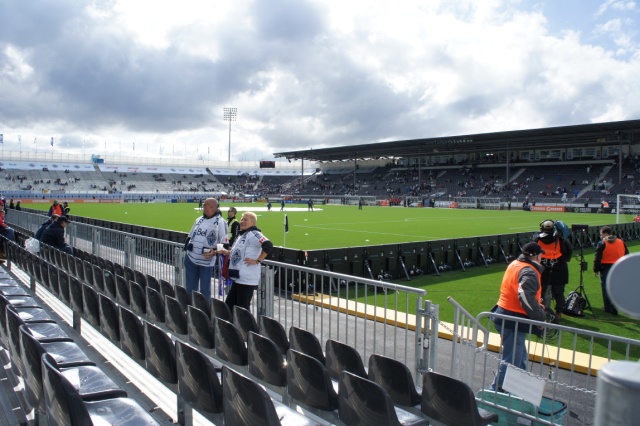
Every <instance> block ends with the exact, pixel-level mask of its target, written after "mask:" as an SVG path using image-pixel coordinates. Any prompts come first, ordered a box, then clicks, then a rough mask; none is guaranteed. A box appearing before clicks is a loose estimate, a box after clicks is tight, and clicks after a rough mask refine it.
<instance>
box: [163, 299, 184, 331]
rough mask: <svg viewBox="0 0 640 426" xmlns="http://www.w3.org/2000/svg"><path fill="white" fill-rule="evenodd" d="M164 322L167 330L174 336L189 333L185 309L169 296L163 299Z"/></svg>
mask: <svg viewBox="0 0 640 426" xmlns="http://www.w3.org/2000/svg"><path fill="white" fill-rule="evenodd" d="M164 321H165V324H166V326H167V328H168V329H169V330H171V331H173V332H174V333H176V334H181V335H183V336H186V335H187V334H188V333H189V329H188V327H187V314H186V312H185V308H184V306H182V304H181V303H180V302H178V299H175V298H173V297H171V296H165V297H164Z"/></svg>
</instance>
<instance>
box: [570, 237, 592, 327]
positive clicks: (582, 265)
mask: <svg viewBox="0 0 640 426" xmlns="http://www.w3.org/2000/svg"><path fill="white" fill-rule="evenodd" d="M576 258H577V259H579V260H580V285H578V288H576V289H575V292H576V293H578V294H579V295H580V296H582V298H583V299H584V302H585V305H584V309H583V310H585V311H586V310H587V309H588V310H590V311H591V315H593V318H594V319H595V318H596V314H595V312H593V308H592V307H591V302H589V297H588V296H587V292H586V290H585V289H584V273H585V272H586V271H588V270H589V264H588V263H587V262H586V261H585V260H584V255H583V249H582V244H580V254H579V255H578V256H576Z"/></svg>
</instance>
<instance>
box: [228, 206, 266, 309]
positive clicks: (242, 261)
mask: <svg viewBox="0 0 640 426" xmlns="http://www.w3.org/2000/svg"><path fill="white" fill-rule="evenodd" d="M257 221H258V218H257V216H256V215H255V213H252V212H246V213H244V214H243V215H242V219H240V235H239V236H238V239H237V240H236V242H235V244H234V245H233V247H231V250H224V251H223V252H224V253H225V254H226V255H227V256H231V258H230V259H231V260H230V262H229V278H230V279H231V280H232V281H233V284H232V285H231V289H230V290H229V294H228V295H227V298H226V300H225V303H226V304H227V306H229V308H231V312H233V307H234V306H235V305H238V306H240V307H243V308H245V309H249V307H250V305H251V299H252V298H253V291H254V290H255V289H256V288H257V287H258V283H259V281H260V272H261V271H260V262H262V260H264V258H265V257H267V256H268V255H269V252H270V251H271V249H272V248H273V243H272V242H271V241H270V240H269V239H268V238H267V237H265V236H264V235H263V234H262V231H261V230H260V229H258V227H257V226H256V224H257Z"/></svg>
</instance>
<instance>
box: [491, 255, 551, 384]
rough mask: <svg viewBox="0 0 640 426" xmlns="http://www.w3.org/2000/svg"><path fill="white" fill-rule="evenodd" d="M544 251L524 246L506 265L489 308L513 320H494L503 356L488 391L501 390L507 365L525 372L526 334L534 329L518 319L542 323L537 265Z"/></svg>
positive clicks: (543, 315)
mask: <svg viewBox="0 0 640 426" xmlns="http://www.w3.org/2000/svg"><path fill="white" fill-rule="evenodd" d="M543 254H545V252H544V250H543V249H542V248H541V247H540V246H539V245H538V244H536V243H527V244H525V245H524V246H523V247H522V254H521V255H520V256H519V257H518V258H517V259H516V260H514V261H513V262H511V263H510V264H509V266H508V267H507V270H506V271H505V273H504V277H503V278H502V285H501V286H500V297H499V299H498V303H497V304H496V306H495V307H494V308H493V309H492V311H493V312H495V313H496V314H500V315H509V316H512V317H515V318H516V319H515V320H514V321H509V320H506V319H505V320H503V319H501V318H495V317H494V318H493V323H494V326H495V328H496V330H498V332H499V333H500V337H501V346H502V350H501V352H502V357H501V359H500V367H499V369H498V374H496V376H495V378H494V380H493V383H492V384H491V390H497V391H502V383H503V382H504V376H505V374H506V372H507V364H511V365H512V366H515V367H516V368H519V369H520V370H524V371H527V358H528V356H527V344H526V338H527V334H528V333H529V332H535V331H536V330H535V328H537V327H536V326H529V324H525V323H518V322H517V318H527V319H532V320H536V321H544V320H545V318H546V317H545V313H544V306H543V305H541V304H540V297H541V295H542V286H541V285H540V278H541V275H542V273H541V271H542V269H544V268H543V266H542V265H541V264H540V261H541V259H542V255H543Z"/></svg>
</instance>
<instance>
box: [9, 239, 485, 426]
mask: <svg viewBox="0 0 640 426" xmlns="http://www.w3.org/2000/svg"><path fill="white" fill-rule="evenodd" d="M16 247H17V246H16ZM51 250H54V249H50V248H44V251H43V254H44V256H45V258H48V259H53V260H54V262H55V259H57V256H56V254H53V255H52V253H51ZM45 253H46V254H45ZM10 258H11V259H13V260H14V261H17V262H18V264H19V265H20V266H21V267H23V268H24V269H25V270H26V271H28V272H29V275H31V276H32V277H33V278H34V279H36V280H37V281H39V282H40V283H41V284H43V285H44V286H45V287H46V288H47V289H48V290H51V291H52V292H53V293H54V294H57V295H59V296H60V297H61V299H62V300H63V301H65V303H67V304H68V305H69V306H70V307H71V308H72V310H73V312H74V315H75V314H78V315H80V316H81V317H82V318H83V319H85V320H86V321H88V322H89V323H90V324H92V325H93V326H94V327H95V328H96V329H98V330H100V332H102V333H103V335H104V336H105V337H107V338H108V339H109V340H111V341H112V342H114V343H115V344H117V345H119V346H120V348H121V349H122V351H123V352H124V353H125V354H127V355H128V356H130V357H131V358H132V359H134V360H136V361H137V362H138V363H140V365H142V366H143V367H144V368H146V369H147V371H148V372H150V373H151V374H152V375H153V376H154V377H156V378H157V379H158V380H160V381H161V382H163V383H164V384H165V385H167V386H168V387H169V388H170V389H171V390H173V391H174V392H176V394H177V395H178V397H179V398H178V413H182V414H181V415H185V416H187V420H184V418H181V420H182V421H188V419H189V418H190V414H189V413H191V411H190V409H191V408H196V409H197V410H198V411H200V412H202V411H204V412H205V413H206V414H207V415H208V416H209V417H210V419H211V420H213V421H216V419H218V418H219V416H220V415H222V416H223V417H224V418H227V416H228V415H229V416H231V415H232V413H235V414H233V415H236V416H246V412H247V411H248V410H247V409H246V407H244V409H242V408H243V406H242V401H244V403H247V401H250V399H247V398H248V397H247V396H246V395H245V396H244V397H242V398H236V399H237V400H236V401H234V402H229V403H227V402H226V400H224V398H222V396H224V395H235V393H226V394H225V391H224V390H223V391H222V393H221V395H222V396H221V395H220V394H219V393H216V389H217V390H220V389H221V388H224V389H226V388H227V387H232V386H233V380H236V382H237V381H238V380H243V378H242V377H241V376H240V377H236V376H237V374H236V373H235V371H234V370H237V371H239V372H241V373H245V374H248V376H249V380H253V381H255V382H259V383H261V384H266V385H268V386H270V388H271V389H273V390H275V392H276V394H278V395H280V397H281V399H280V400H284V401H287V400H289V401H293V403H295V404H296V405H298V406H300V407H302V408H304V409H306V410H309V412H310V413H311V416H312V417H313V418H315V417H319V418H321V419H325V420H326V421H328V422H331V423H335V422H337V421H338V419H339V420H340V421H342V422H344V423H345V424H362V421H363V419H368V420H366V421H365V424H387V423H388V424H398V422H399V423H400V424H423V423H424V424H426V422H427V421H428V420H427V419H426V417H425V414H424V413H429V411H428V410H429V408H428V407H429V406H430V405H429V404H430V402H437V401H438V398H439V395H440V393H436V394H434V395H430V398H429V400H424V401H422V399H416V398H415V394H414V395H413V399H411V400H410V401H408V402H407V400H406V399H403V397H401V396H399V395H400V393H399V391H398V389H397V380H396V381H395V382H394V381H390V380H388V378H389V377H390V376H388V375H386V373H385V371H388V370H390V369H392V367H390V366H393V368H395V369H393V371H401V372H404V375H402V376H401V377H404V378H405V380H406V378H407V377H408V380H410V382H406V383H405V388H407V387H406V385H407V384H408V383H410V385H408V388H407V389H410V388H413V389H414V393H415V386H413V381H412V380H411V375H410V374H409V372H408V369H407V368H406V366H404V365H403V364H401V363H399V362H397V361H394V360H392V359H388V358H385V357H381V356H377V355H373V356H372V357H371V358H370V360H369V373H368V374H367V373H366V372H365V370H364V367H363V366H362V360H361V358H360V356H359V354H357V352H355V350H354V349H353V348H350V347H348V346H347V345H344V344H341V343H340V342H336V341H328V342H327V343H326V349H327V354H326V356H325V355H324V354H323V351H322V348H321V346H320V343H319V342H318V341H317V338H316V337H315V336H314V335H313V334H311V333H309V332H306V331H304V330H302V329H298V328H296V327H292V328H291V329H290V330H289V338H288V339H287V336H286V333H285V331H284V329H282V326H281V325H280V324H279V323H278V322H277V321H275V320H273V319H271V318H268V317H260V318H259V321H256V319H255V318H254V317H253V316H252V314H251V313H250V312H249V311H246V310H243V309H241V308H238V307H236V308H235V309H234V313H233V315H231V312H229V311H228V308H227V306H226V305H224V304H223V303H222V302H221V301H219V300H217V299H212V300H211V301H210V302H209V303H207V301H206V300H204V298H203V297H202V295H201V294H200V293H197V292H196V293H194V297H193V300H191V301H190V302H191V303H192V304H187V305H186V306H185V305H183V304H182V303H180V302H179V301H178V300H177V299H175V298H173V297H172V296H170V295H169V294H165V295H164V300H163V298H162V297H158V296H160V295H161V293H160V291H161V289H159V288H158V287H156V284H155V283H153V280H147V285H146V286H145V290H146V294H145V295H146V296H147V298H146V303H145V304H144V310H143V309H141V307H142V304H140V303H137V304H135V311H134V309H133V305H130V306H131V307H132V309H129V308H127V307H125V305H124V302H123V301H122V300H118V291H117V288H116V293H115V295H114V294H111V295H108V294H107V288H109V287H110V286H109V285H107V284H106V282H107V281H108V280H109V278H106V279H105V277H108V276H110V275H111V274H110V273H109V272H108V271H106V272H105V271H103V275H102V276H103V280H104V281H103V283H104V287H101V286H100V285H99V284H98V285H96V282H97V281H100V278H98V279H97V280H96V275H97V274H96V273H97V272H98V271H99V267H97V268H93V265H91V264H90V263H89V262H88V261H83V268H76V273H77V271H78V270H79V269H82V270H85V265H91V266H92V267H91V272H92V273H91V274H89V273H86V272H85V274H84V279H83V281H80V279H79V277H78V276H77V275H76V276H74V275H71V274H70V273H69V272H70V271H64V270H62V269H58V268H57V267H56V266H55V265H53V264H50V263H49V262H47V261H46V260H44V259H42V258H38V257H36V256H34V255H31V254H30V253H28V252H26V251H23V250H22V251H21V252H20V250H17V249H16V250H11V251H10ZM84 262H87V263H84ZM73 263H74V264H75V262H73ZM62 264H63V265H64V262H62ZM70 264H71V262H69V261H67V265H70ZM86 268H88V266H86ZM38 271H39V272H38ZM85 271H86V270H85ZM88 277H91V278H88ZM116 277H118V275H116ZM147 278H148V277H147ZM149 283H153V284H149ZM66 284H68V285H69V287H68V290H65V287H66ZM129 284H130V285H131V286H139V287H141V288H142V286H141V285H140V284H138V283H136V282H135V281H134V280H130V281H129ZM131 288H134V287H130V289H129V296H130V300H131V296H132V294H134V293H133V292H132V290H131ZM173 290H174V293H175V288H174V289H173ZM154 292H155V293H154ZM165 292H166V293H170V291H168V290H166V291H165ZM152 294H153V295H154V296H151V297H149V295H152ZM67 295H68V296H67ZM114 296H115V298H114ZM121 298H122V295H121ZM150 300H155V302H153V301H150ZM162 301H164V304H165V309H164V311H163V310H161V309H159V305H158V304H159V303H161V302H162ZM183 302H189V301H187V300H184V301H183ZM154 304H156V305H155V306H154ZM196 305H197V306H198V307H196ZM163 314H164V315H163ZM163 316H164V321H162V319H163V318H162V317H163ZM220 317H222V318H220ZM229 320H232V321H233V322H230V321H229ZM76 323H79V321H75V320H74V324H76ZM258 323H259V324H260V326H258ZM174 342H175V343H174ZM276 342H277V343H276ZM345 354H350V355H351V356H347V355H345ZM285 355H286V361H287V362H286V363H285V358H284V356H285ZM196 360H197V361H196ZM358 361H359V362H358ZM193 363H196V364H197V365H199V367H198V368H195V367H194V365H193ZM203 365H205V366H206V365H208V367H206V368H205V367H202V366H203ZM221 365H222V366H225V369H224V373H223V374H222V383H220V377H218V376H217V375H212V374H207V375H203V374H202V371H216V370H215V369H216V368H218V370H219V369H220V366H221ZM351 365H355V366H356V368H354V369H353V371H352V372H347V373H345V372H344V370H347V371H350V370H351ZM229 367H231V368H229ZM189 372H191V375H190V374H189ZM376 372H377V373H376ZM394 376H397V374H396V373H394ZM385 377H386V379H385ZM398 377H400V376H398ZM426 377H429V378H430V381H429V382H427V381H425V383H424V384H425V385H426V386H431V385H430V384H431V383H436V382H437V381H438V378H434V377H433V375H432V374H430V375H428V376H425V380H426ZM244 379H247V378H246V377H245V378H244ZM368 379H370V380H368ZM203 380H205V381H211V382H207V383H203ZM216 380H217V384H216ZM331 380H333V382H331ZM394 383H396V384H394ZM190 386H191V387H190ZM236 387H239V388H243V389H247V388H250V387H251V386H249V385H248V384H245V385H239V384H237V383H236ZM336 388H337V389H338V391H337V393H336ZM203 389H205V390H210V391H211V392H213V394H212V395H210V397H205V398H203V392H205V391H203ZM260 390H261V389H260V388H258V389H255V390H254V392H260ZM469 392H470V390H469ZM205 393H206V392H205ZM221 398H222V399H221ZM265 398H267V399H265ZM254 399H255V397H254ZM372 399H375V400H376V404H371V403H370V401H372ZM471 399H472V400H473V402H474V405H473V407H472V408H473V409H472V410H471V411H470V413H472V414H474V415H475V416H478V414H477V413H478V410H477V409H476V408H475V400H474V399H473V395H472V396H471ZM259 400H261V401H266V400H269V401H271V400H274V398H273V397H271V399H269V397H265V396H264V394H263V396H262V397H261V398H259ZM367 401H369V402H367ZM290 403H291V402H290ZM439 403H440V404H442V401H440V402H439ZM212 404H213V405H212ZM229 404H231V405H233V404H235V407H236V408H238V409H237V410H236V411H234V410H233V409H232V408H228V405H229ZM416 405H422V409H423V411H421V410H420V409H419V408H416ZM266 407H267V408H265V410H266V411H265V412H264V413H262V414H261V415H260V417H257V418H256V420H259V421H260V423H255V424H265V423H264V421H265V419H269V418H273V419H277V418H278V417H282V412H287V413H289V411H287V408H286V407H285V406H282V405H280V404H279V401H278V399H277V398H276V399H275V402H274V401H271V404H267V405H266ZM456 410H457V411H459V408H458V407H456ZM274 413H277V414H274ZM443 413H446V410H445V411H443V410H442V409H439V410H437V411H433V412H431V416H432V417H433V418H437V416H442V415H445V414H443ZM458 415H459V414H458ZM288 416H289V418H293V417H295V413H293V412H291V413H289V414H288ZM291 416H293V417H291ZM240 418H243V417H238V418H236V420H238V419H240ZM245 420H246V419H245ZM299 421H300V419H298V420H297V422H298V423H297V424H299ZM183 424H184V423H183ZM227 424H235V423H227ZM274 424H276V423H274Z"/></svg>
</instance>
